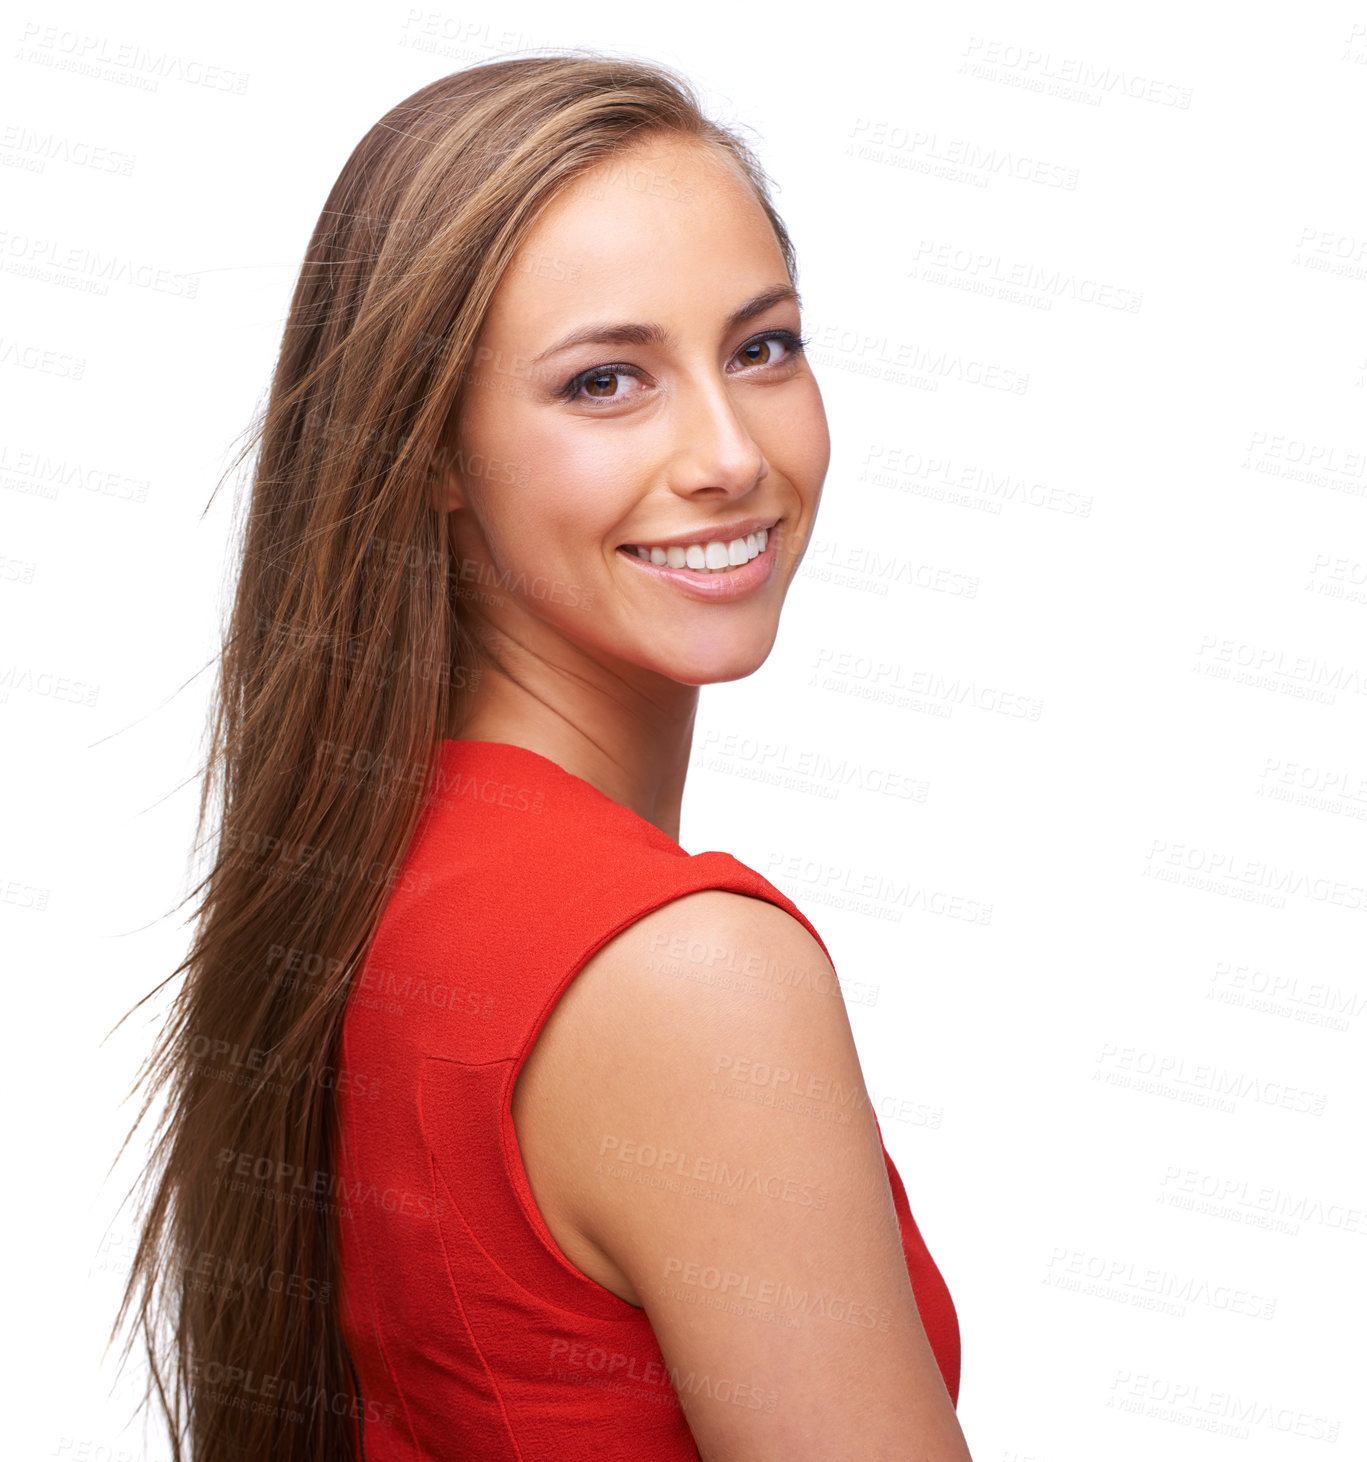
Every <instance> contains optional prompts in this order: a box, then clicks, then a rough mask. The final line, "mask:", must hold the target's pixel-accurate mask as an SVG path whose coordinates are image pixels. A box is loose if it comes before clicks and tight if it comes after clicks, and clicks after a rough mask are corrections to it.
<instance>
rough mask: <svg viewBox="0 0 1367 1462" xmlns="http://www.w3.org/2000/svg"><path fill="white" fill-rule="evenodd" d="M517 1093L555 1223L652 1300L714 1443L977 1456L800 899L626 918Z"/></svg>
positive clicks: (635, 1297) (709, 899) (778, 1452)
mask: <svg viewBox="0 0 1367 1462" xmlns="http://www.w3.org/2000/svg"><path fill="white" fill-rule="evenodd" d="M514 1115H515V1120H516V1122H517V1130H518V1139H519V1143H520V1144H521V1146H522V1150H523V1157H524V1162H525V1164H526V1167H527V1171H528V1175H529V1178H530V1179H531V1181H532V1186H533V1191H534V1192H535V1193H536V1196H537V1200H538V1203H540V1204H541V1205H542V1210H543V1213H545V1214H546V1216H547V1222H548V1225H549V1226H550V1227H551V1229H552V1232H553V1233H554V1234H555V1235H556V1237H557V1239H561V1240H562V1247H563V1248H565V1250H566V1252H567V1254H568V1255H569V1256H570V1257H571V1258H572V1259H574V1260H575V1261H576V1262H581V1259H582V1261H583V1262H581V1267H583V1268H585V1270H586V1272H589V1273H590V1274H591V1275H593V1277H595V1278H599V1279H600V1282H603V1283H605V1284H606V1285H607V1286H608V1287H609V1288H612V1289H614V1290H615V1291H616V1292H617V1293H618V1294H620V1295H622V1297H623V1298H625V1299H628V1300H629V1301H630V1302H632V1303H635V1304H639V1305H641V1306H642V1307H644V1309H645V1311H646V1313H647V1315H648V1317H649V1319H650V1322H651V1325H652V1327H653V1329H654V1331H655V1334H656V1337H657V1339H658V1341H659V1343H660V1348H661V1350H662V1352H663V1354H664V1357H665V1361H666V1363H667V1364H668V1365H669V1367H670V1369H671V1374H672V1375H673V1376H674V1378H675V1385H676V1388H677V1389H678V1390H679V1395H680V1399H681V1401H682V1403H683V1405H684V1408H685V1412H686V1414H687V1416H688V1420H689V1424H690V1426H691V1428H692V1430H693V1433H694V1436H695V1438H696V1440H697V1442H698V1447H699V1450H700V1452H701V1454H702V1456H703V1458H704V1459H706V1462H723V1459H729V1458H733V1457H734V1458H740V1457H745V1458H748V1459H752V1462H767V1459H770V1458H772V1459H779V1458H784V1459H791V1462H817V1459H822V1462H825V1459H831V1462H834V1459H836V1458H841V1459H844V1458H848V1457H852V1456H856V1455H857V1456H870V1457H877V1458H882V1459H884V1462H900V1459H911V1458H913V1457H915V1458H918V1459H925V1462H962V1459H965V1458H967V1457H968V1450H967V1448H966V1446H965V1445H964V1442H963V1437H962V1433H961V1432H960V1430H959V1426H958V1421H957V1418H956V1417H955V1414H954V1410H953V1405H952V1403H951V1401H950V1399H949V1395H948V1393H947V1392H946V1390H945V1388H944V1383H943V1380H942V1378H941V1376H940V1372H939V1368H938V1366H937V1365H936V1362H935V1358H934V1354H933V1352H932V1351H931V1349H930V1345H929V1342H928V1341H927V1339H926V1336H925V1332H924V1329H923V1328H922V1326H921V1322H920V1317H919V1315H918V1313H917V1310H916V1303H915V1298H914V1295H913V1293H912V1289H911V1283H910V1279H909V1277H908V1274H907V1268H906V1260H905V1256H904V1254H903V1251H902V1247H901V1235H900V1231H899V1228H898V1224H897V1217H896V1212H895V1209H894V1206H893V1201H892V1194H891V1191H890V1188H889V1184H888V1177H887V1170H886V1167H885V1165H884V1160H883V1149H882V1144H881V1142H880V1141H879V1137H878V1131H877V1127H876V1125H875V1122H874V1118H873V1113H872V1109H871V1107H870V1105H869V1102H868V1098H867V1093H866V1090H865V1086H864V1079H863V1074H862V1072H861V1070H860V1066H859V1058H858V1054H857V1051H856V1049H855V1043H854V1038H853V1035H852V1032H851V1030H850V1024H849V1019H848V1016H847V1015H846V1011H845V1006H844V1002H843V1000H842V999H841V997H840V993H839V987H838V984H837V983H836V980H835V977H834V972H833V971H832V970H831V966H830V963H829V961H828V960H827V959H826V956H825V954H824V952H823V951H822V949H821V946H820V944H819V943H818V942H817V941H816V940H815V939H814V938H813V937H812V935H811V934H810V933H809V932H808V930H807V929H806V928H805V927H804V926H803V925H802V924H801V923H800V922H799V921H798V920H796V919H794V918H793V917H792V916H791V915H790V914H788V913H787V912H786V911H785V910H783V909H781V908H779V907H778V906H777V905H775V904H771V903H768V902H766V901H764V900H762V899H754V898H750V897H747V896H745V895H742V894H734V893H729V892H725V891H722V890H714V889H712V890H705V891H702V892H699V893H694V894H689V895H686V896H684V897H681V898H679V899H676V900H674V901H672V902H670V903H668V904H665V905H663V906H662V907H661V908H659V909H657V910H655V911H654V912H652V913H650V914H648V915H646V916H644V917H642V918H641V919H639V920H637V921H636V922H635V923H633V924H631V925H630V926H628V927H627V928H626V929H624V930H622V931H621V932H620V933H619V934H617V935H616V936H615V937H614V938H613V939H612V940H610V941H609V942H608V943H607V944H605V945H604V946H603V948H602V949H600V950H599V951H598V952H597V953H596V954H595V955H594V956H593V957H592V958H591V959H590V960H589V961H588V963H587V964H586V965H585V967H584V969H583V970H582V971H581V972H580V974H579V976H578V977H577V978H576V979H575V981H574V982H573V983H572V984H571V986H570V987H569V989H568V990H567V991H566V993H565V996H564V997H563V998H562V1000H561V1001H560V1003H559V1005H558V1006H557V1008H556V1010H555V1011H554V1012H553V1014H552V1016H551V1018H550V1020H549V1021H548V1022H547V1025H546V1028H545V1029H544V1031H543V1032H542V1034H541V1037H540V1038H539V1039H538V1042H537V1045H536V1047H535V1049H534V1050H533V1052H532V1055H531V1056H530V1057H529V1059H528V1062H527V1064H526V1066H525V1067H524V1068H523V1072H522V1076H521V1079H520V1080H519V1083H518V1092H517V1095H516V1098H515V1105H514ZM699 1376H702V1377H707V1378H710V1379H709V1380H708V1383H707V1384H706V1385H705V1386H701V1387H696V1388H695V1387H693V1386H691V1385H690V1384H689V1381H688V1378H690V1377H699Z"/></svg>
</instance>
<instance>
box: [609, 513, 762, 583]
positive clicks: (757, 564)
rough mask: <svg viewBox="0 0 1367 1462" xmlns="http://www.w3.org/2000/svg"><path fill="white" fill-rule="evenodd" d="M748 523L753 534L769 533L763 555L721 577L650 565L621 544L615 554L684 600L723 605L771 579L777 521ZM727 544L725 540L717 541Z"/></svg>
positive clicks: (737, 535)
mask: <svg viewBox="0 0 1367 1462" xmlns="http://www.w3.org/2000/svg"><path fill="white" fill-rule="evenodd" d="M747 521H752V522H753V523H754V524H755V525H756V526H755V528H751V529H749V530H748V531H749V532H751V533H753V532H755V531H756V530H757V529H758V528H767V529H768V530H769V539H768V542H767V543H766V545H765V548H764V552H763V553H761V554H757V555H756V556H755V557H754V558H752V559H751V560H750V562H749V563H745V564H741V565H740V567H739V568H734V569H728V570H727V571H726V572H725V573H711V574H700V573H698V572H697V571H696V570H694V569H672V568H670V567H669V565H668V564H663V565H662V564H655V563H651V562H650V561H649V560H648V559H644V558H642V557H641V556H640V555H639V554H637V553H631V552H629V551H628V545H626V544H623V545H622V546H621V547H620V548H619V549H618V550H617V552H618V555H619V556H620V557H622V558H624V559H626V560H627V562H628V563H634V564H635V565H636V567H637V568H639V569H640V570H641V572H642V573H646V574H654V575H655V577H656V578H657V579H662V580H664V581H665V582H666V583H669V584H672V585H673V586H674V587H675V588H676V589H678V590H679V592H680V593H681V594H683V595H684V597H685V598H687V599H696V600H698V601H700V602H701V603H703V604H726V603H730V601H731V600H733V599H742V598H744V597H745V596H746V595H747V594H754V593H756V592H758V591H759V590H760V589H762V588H764V586H765V585H766V584H767V583H768V582H769V580H770V579H771V578H773V576H774V565H775V564H776V563H777V562H778V551H777V545H778V542H779V538H780V533H779V531H778V530H779V525H780V524H781V523H782V521H783V520H782V519H781V518H754V519H750V520H747ZM744 536H745V532H744V531H742V532H733V533H732V534H731V537H732V538H743V537H744ZM700 541H701V542H705V543H710V542H712V541H713V540H712V539H702V540H699V539H697V538H682V539H675V540H674V543H675V544H677V545H678V546H679V547H682V546H683V545H684V544H687V543H698V542H700ZM721 541H723V542H729V541H730V540H729V539H723V540H721ZM650 546H651V547H652V548H668V547H670V546H671V544H670V540H668V539H666V540H665V541H664V542H653V543H652V544H651V545H650Z"/></svg>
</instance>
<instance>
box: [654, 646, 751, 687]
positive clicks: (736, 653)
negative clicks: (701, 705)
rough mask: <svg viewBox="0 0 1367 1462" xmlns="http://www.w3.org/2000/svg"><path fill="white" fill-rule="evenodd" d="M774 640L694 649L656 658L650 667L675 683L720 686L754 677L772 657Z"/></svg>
mask: <svg viewBox="0 0 1367 1462" xmlns="http://www.w3.org/2000/svg"><path fill="white" fill-rule="evenodd" d="M773 648H774V637H773V636H772V635H770V636H769V637H768V638H767V639H765V640H762V641H759V640H751V641H750V642H748V643H746V644H737V645H731V646H725V647H723V646H717V645H712V646H708V647H705V648H704V647H698V646H695V647H693V649H692V650H691V651H683V650H680V651H679V652H678V653H676V654H672V655H669V656H667V657H664V658H656V659H655V661H654V663H653V664H652V666H651V668H652V669H653V670H656V671H658V672H659V673H660V674H661V675H665V676H668V677H669V679H670V680H676V681H678V682H679V684H680V685H720V684H722V683H724V682H725V681H728V680H744V679H745V677H746V676H747V675H753V674H754V673H755V671H756V670H758V669H759V667H760V666H761V665H763V664H764V662H765V661H766V660H767V659H768V658H769V652H770V651H771V650H772V649H773Z"/></svg>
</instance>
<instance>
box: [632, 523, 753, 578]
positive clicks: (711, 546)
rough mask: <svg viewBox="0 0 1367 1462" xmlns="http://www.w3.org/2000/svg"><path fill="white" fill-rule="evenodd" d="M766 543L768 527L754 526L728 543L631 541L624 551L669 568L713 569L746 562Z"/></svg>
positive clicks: (715, 541) (712, 541)
mask: <svg viewBox="0 0 1367 1462" xmlns="http://www.w3.org/2000/svg"><path fill="white" fill-rule="evenodd" d="M768 544H769V530H768V529H767V528H758V529H756V530H755V532H753V533H747V534H746V535H745V537H744V538H733V539H731V541H730V542H729V543H723V542H722V541H721V540H720V539H718V538H713V539H709V540H708V541H707V542H705V543H690V544H688V545H687V546H685V545H683V544H678V543H671V544H670V545H669V547H668V548H659V547H649V546H647V545H644V544H632V545H631V546H630V547H629V549H628V552H630V553H634V554H636V555H637V556H638V557H640V558H643V559H645V561H646V562H647V563H651V564H655V565H657V566H658V567H660V568H664V567H665V566H666V565H668V567H670V568H672V569H682V568H690V569H694V570H703V571H706V572H709V573H717V572H719V571H722V570H725V569H734V568H739V567H740V566H741V565H742V564H747V563H749V562H750V560H751V559H752V558H756V557H758V555H760V554H761V553H763V552H764V550H765V548H766V547H768Z"/></svg>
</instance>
